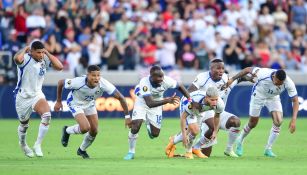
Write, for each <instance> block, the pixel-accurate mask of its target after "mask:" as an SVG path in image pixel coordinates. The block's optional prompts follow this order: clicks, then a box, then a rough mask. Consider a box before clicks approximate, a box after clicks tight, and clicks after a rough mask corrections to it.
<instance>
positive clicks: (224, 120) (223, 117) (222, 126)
mask: <svg viewBox="0 0 307 175" xmlns="http://www.w3.org/2000/svg"><path fill="white" fill-rule="evenodd" d="M233 116H236V115H234V114H232V113H229V112H226V111H223V112H222V113H221V114H220V129H221V130H224V131H227V130H228V129H227V128H226V123H227V121H228V119H229V118H230V117H233ZM208 129H209V128H208V126H207V124H206V123H202V124H201V134H202V135H204V134H205V132H206V131H207V130H208Z"/></svg>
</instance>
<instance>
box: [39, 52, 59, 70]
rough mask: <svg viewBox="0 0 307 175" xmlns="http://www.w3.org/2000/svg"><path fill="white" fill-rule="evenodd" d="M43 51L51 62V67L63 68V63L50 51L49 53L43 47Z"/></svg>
mask: <svg viewBox="0 0 307 175" xmlns="http://www.w3.org/2000/svg"><path fill="white" fill-rule="evenodd" d="M44 52H45V54H46V55H47V57H48V58H49V60H50V62H51V64H52V67H53V68H54V69H55V70H58V71H60V70H63V64H62V63H61V61H60V60H59V59H58V58H57V57H55V56H53V55H52V54H51V53H49V52H48V51H47V50H46V49H44Z"/></svg>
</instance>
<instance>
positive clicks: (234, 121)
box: [228, 117, 241, 128]
mask: <svg viewBox="0 0 307 175" xmlns="http://www.w3.org/2000/svg"><path fill="white" fill-rule="evenodd" d="M228 123H229V127H236V128H237V127H240V126H241V121H240V119H239V118H238V117H231V118H229V120H228Z"/></svg>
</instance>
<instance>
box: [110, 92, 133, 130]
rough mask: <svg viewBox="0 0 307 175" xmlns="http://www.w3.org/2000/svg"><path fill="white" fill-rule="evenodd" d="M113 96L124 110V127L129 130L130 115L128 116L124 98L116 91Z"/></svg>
mask: <svg viewBox="0 0 307 175" xmlns="http://www.w3.org/2000/svg"><path fill="white" fill-rule="evenodd" d="M113 96H114V98H116V99H117V100H119V102H120V104H121V106H122V108H123V109H124V114H125V126H128V127H129V128H130V127H131V117H130V114H129V110H128V104H127V101H126V99H125V97H124V96H123V95H122V94H121V93H120V92H119V91H118V90H117V89H116V90H115V92H114V95H113Z"/></svg>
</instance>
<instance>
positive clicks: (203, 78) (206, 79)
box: [193, 71, 238, 104]
mask: <svg viewBox="0 0 307 175" xmlns="http://www.w3.org/2000/svg"><path fill="white" fill-rule="evenodd" d="M227 81H228V75H227V74H226V73H224V74H223V76H222V78H221V80H219V81H214V80H213V79H212V78H211V75H210V71H207V72H203V73H200V74H198V75H197V76H196V78H195V80H194V81H193V85H194V86H195V87H197V88H198V89H199V90H202V91H207V89H208V88H209V87H212V86H215V87H216V88H217V89H218V90H219V95H220V97H221V98H222V100H223V101H224V104H226V103H227V99H228V95H229V93H230V91H231V89H232V88H233V87H234V86H235V85H236V84H238V81H237V80H236V81H234V82H233V83H232V84H231V86H230V87H228V88H227V89H225V90H223V91H222V90H221V87H222V86H223V85H224V84H225V83H226V82H227Z"/></svg>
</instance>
